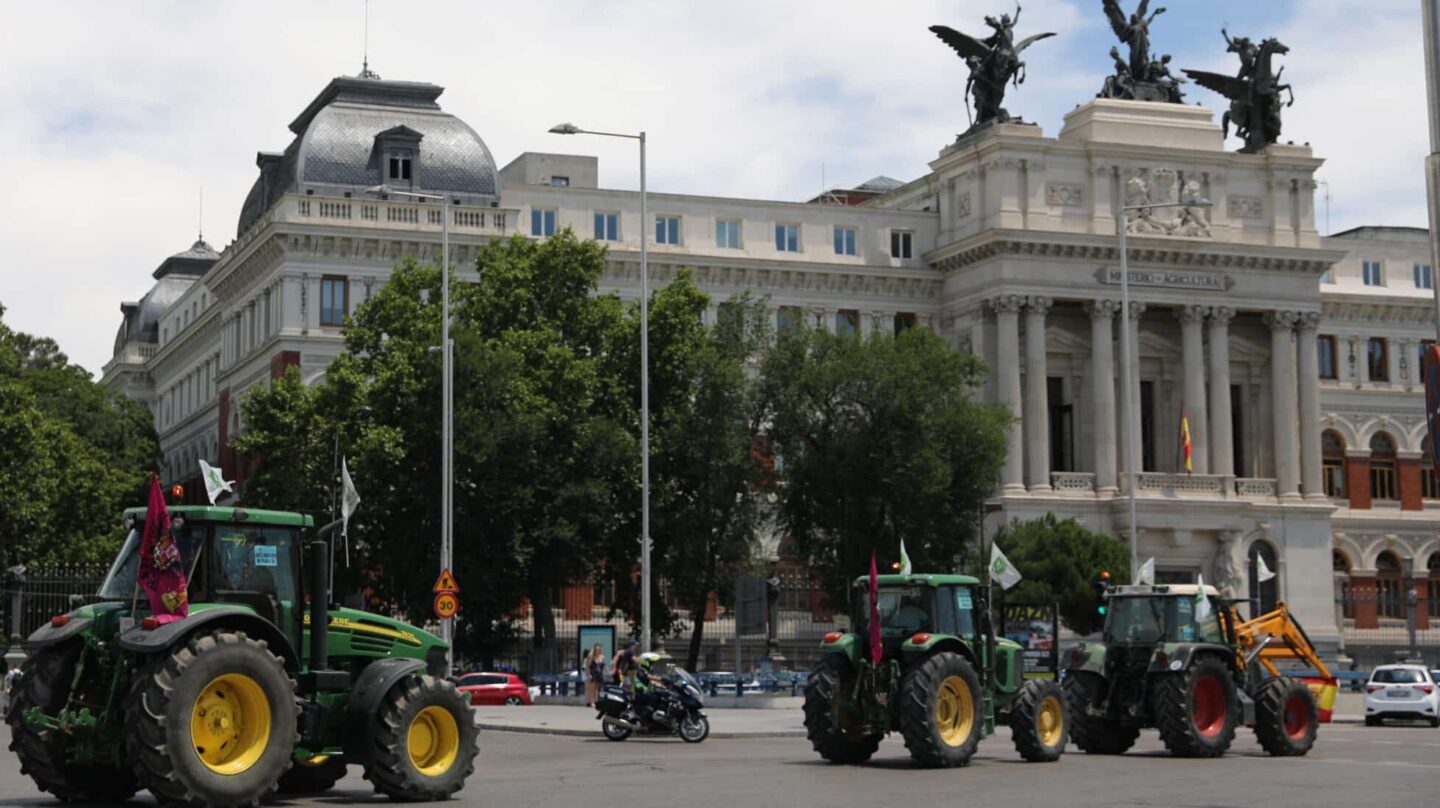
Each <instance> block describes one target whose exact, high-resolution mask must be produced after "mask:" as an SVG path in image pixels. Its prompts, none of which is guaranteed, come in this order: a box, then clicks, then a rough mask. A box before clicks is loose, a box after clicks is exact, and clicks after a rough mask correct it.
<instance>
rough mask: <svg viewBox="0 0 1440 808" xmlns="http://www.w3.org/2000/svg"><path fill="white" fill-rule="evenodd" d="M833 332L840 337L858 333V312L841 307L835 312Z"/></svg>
mask: <svg viewBox="0 0 1440 808" xmlns="http://www.w3.org/2000/svg"><path fill="white" fill-rule="evenodd" d="M835 333H836V334H839V335H840V336H842V337H849V336H854V335H856V334H859V333H860V312H858V311H856V310H854V309H841V310H839V311H837V312H835Z"/></svg>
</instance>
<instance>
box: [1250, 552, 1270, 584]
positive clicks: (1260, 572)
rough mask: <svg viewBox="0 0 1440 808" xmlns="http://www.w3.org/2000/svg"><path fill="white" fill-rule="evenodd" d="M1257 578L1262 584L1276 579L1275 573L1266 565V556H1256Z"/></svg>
mask: <svg viewBox="0 0 1440 808" xmlns="http://www.w3.org/2000/svg"><path fill="white" fill-rule="evenodd" d="M1255 577H1256V578H1258V579H1259V581H1260V583H1262V584H1263V583H1265V582H1266V581H1268V580H1270V579H1271V578H1274V577H1275V573H1274V572H1272V571H1271V570H1270V566H1269V565H1268V564H1266V563H1265V556H1263V555H1257V556H1255Z"/></svg>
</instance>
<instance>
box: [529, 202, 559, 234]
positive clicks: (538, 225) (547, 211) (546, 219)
mask: <svg viewBox="0 0 1440 808" xmlns="http://www.w3.org/2000/svg"><path fill="white" fill-rule="evenodd" d="M530 235H532V236H553V235H555V210H554V209H553V208H532V209H531V210H530Z"/></svg>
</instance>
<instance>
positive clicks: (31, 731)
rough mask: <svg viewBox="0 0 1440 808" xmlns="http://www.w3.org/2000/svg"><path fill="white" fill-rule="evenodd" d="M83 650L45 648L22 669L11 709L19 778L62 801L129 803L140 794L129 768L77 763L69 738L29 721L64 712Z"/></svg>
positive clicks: (74, 645)
mask: <svg viewBox="0 0 1440 808" xmlns="http://www.w3.org/2000/svg"><path fill="white" fill-rule="evenodd" d="M83 647H84V646H83V645H82V644H81V643H78V642H70V643H65V644H63V645H60V646H55V647H50V648H42V649H40V650H39V651H37V652H36V653H35V655H34V656H32V657H30V659H29V660H27V661H26V662H25V664H24V666H22V667H21V669H20V682H19V684H18V685H16V687H15V690H14V691H13V692H12V693H11V694H10V702H9V704H7V705H6V710H7V711H6V713H5V721H6V723H8V724H9V725H10V750H11V751H13V752H14V753H15V756H16V757H18V758H19V759H20V773H21V774H26V775H29V776H30V779H31V780H34V781H35V785H36V786H37V787H39V789H40V790H41V791H48V792H50V793H51V794H52V795H54V796H55V798H56V799H58V800H60V801H62V802H124V801H125V800H128V799H130V798H131V797H133V796H135V791H136V785H135V775H134V774H133V773H131V772H130V770H129V769H125V768H120V767H117V766H103V765H94V764H80V763H72V762H70V759H69V748H68V747H69V736H67V735H65V734H64V733H61V732H45V731H42V730H40V729H38V728H36V727H34V726H31V725H30V724H29V723H28V722H26V721H25V717H24V714H25V711H26V710H30V709H32V708H34V707H39V708H40V709H41V710H42V711H44V712H45V713H47V714H49V715H54V714H55V713H56V712H58V711H59V710H61V709H63V708H64V707H65V703H66V701H67V700H68V699H69V697H70V686H71V683H72V682H73V681H74V679H75V666H76V664H77V663H78V662H79V659H80V652H81V649H82V648H83Z"/></svg>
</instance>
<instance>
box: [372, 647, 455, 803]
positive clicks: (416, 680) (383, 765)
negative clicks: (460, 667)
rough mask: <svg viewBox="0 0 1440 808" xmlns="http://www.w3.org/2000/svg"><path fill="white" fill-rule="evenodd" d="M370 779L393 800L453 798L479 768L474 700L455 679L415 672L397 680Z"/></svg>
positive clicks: (378, 732)
mask: <svg viewBox="0 0 1440 808" xmlns="http://www.w3.org/2000/svg"><path fill="white" fill-rule="evenodd" d="M372 720H373V721H375V727H374V732H375V745H374V747H373V748H372V749H371V750H370V759H369V761H368V762H367V763H366V764H365V779H366V780H369V781H370V783H371V784H372V785H374V786H375V790H376V791H379V792H381V793H382V794H385V795H386V796H388V797H390V798H391V799H393V800H399V801H402V802H421V801H427V802H428V801H432V800H445V799H449V798H450V797H451V796H453V795H454V794H455V792H457V791H459V790H460V789H461V788H463V787H464V786H465V779H466V778H468V777H469V776H470V775H471V774H472V773H473V772H474V771H475V755H476V754H477V753H479V751H480V750H479V747H478V746H477V743H476V742H477V739H478V737H479V731H478V730H476V729H475V719H474V716H473V715H472V714H471V713H470V703H469V702H468V701H466V700H465V697H464V696H462V695H461V694H460V691H458V690H456V689H455V685H453V684H451V683H449V682H447V681H445V680H443V679H436V678H435V677H433V676H428V675H425V674H418V673H417V674H412V675H410V676H406V677H405V678H403V679H401V680H400V681H399V682H397V683H396V684H395V685H394V686H393V687H391V688H390V691H389V692H388V693H386V694H385V698H384V699H383V700H381V702H380V708H379V710H377V711H376V714H375V717H374V718H373V719H372Z"/></svg>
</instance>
